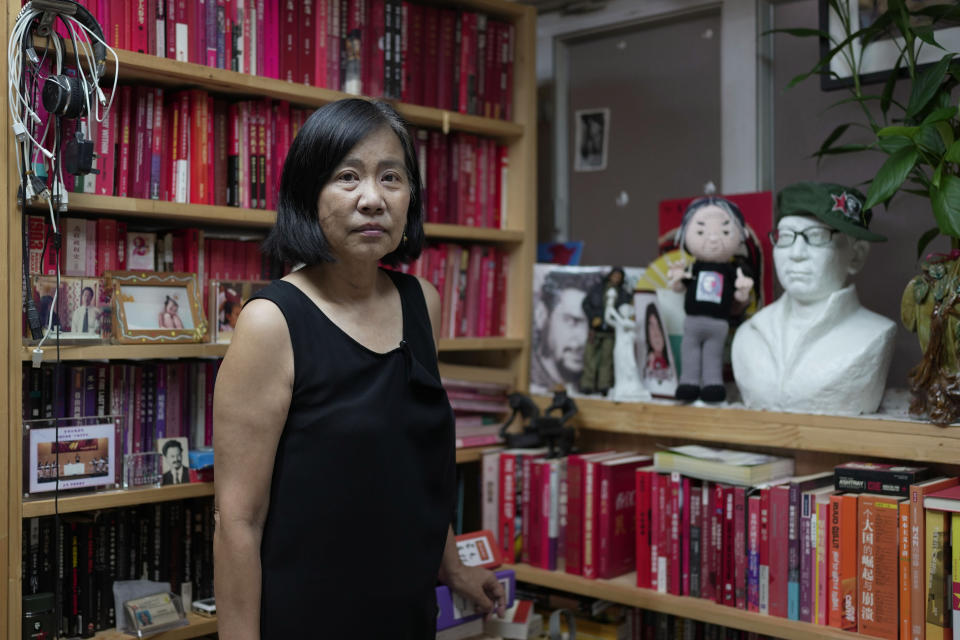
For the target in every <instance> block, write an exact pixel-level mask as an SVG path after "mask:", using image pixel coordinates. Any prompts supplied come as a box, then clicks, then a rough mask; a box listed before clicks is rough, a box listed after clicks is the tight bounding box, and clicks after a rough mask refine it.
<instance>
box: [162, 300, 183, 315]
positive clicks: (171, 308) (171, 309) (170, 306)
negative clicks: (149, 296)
mask: <svg viewBox="0 0 960 640" xmlns="http://www.w3.org/2000/svg"><path fill="white" fill-rule="evenodd" d="M179 308H180V305H178V304H177V303H176V302H174V301H173V300H167V304H166V305H164V309H165V310H166V311H167V313H176V312H177V309H179Z"/></svg>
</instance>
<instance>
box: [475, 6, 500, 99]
mask: <svg viewBox="0 0 960 640" xmlns="http://www.w3.org/2000/svg"><path fill="white" fill-rule="evenodd" d="M499 35H500V23H499V22H497V21H496V20H490V19H488V20H487V34H486V47H485V49H484V56H483V61H482V64H483V109H482V110H481V112H480V115H482V116H484V117H485V118H496V117H497V116H496V104H497V103H498V100H499V98H498V92H497V81H498V80H499V69H498V68H497V46H498V45H499Z"/></svg>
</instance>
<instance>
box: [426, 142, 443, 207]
mask: <svg viewBox="0 0 960 640" xmlns="http://www.w3.org/2000/svg"><path fill="white" fill-rule="evenodd" d="M427 144H428V145H429V148H430V153H428V154H427V189H426V191H427V202H426V216H427V222H444V221H445V220H444V215H443V214H444V212H445V210H446V206H445V204H446V202H445V200H446V199H445V198H444V199H443V200H441V195H445V194H446V189H445V188H441V186H445V185H446V172H447V161H446V159H447V136H445V135H444V134H443V133H441V132H440V131H436V130H432V131H430V134H429V139H428V143H427Z"/></svg>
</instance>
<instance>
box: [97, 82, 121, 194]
mask: <svg viewBox="0 0 960 640" xmlns="http://www.w3.org/2000/svg"><path fill="white" fill-rule="evenodd" d="M105 94H106V95H107V98H108V99H109V96H110V92H109V91H106V92H105ZM117 97H118V98H119V96H117ZM119 111H120V101H119V100H117V101H116V102H115V103H114V105H113V107H112V108H111V109H110V111H109V112H108V113H107V116H106V118H104V120H103V123H101V125H100V129H99V131H98V132H97V141H98V145H97V154H98V156H99V157H98V158H97V169H98V170H99V171H100V173H99V174H97V181H96V184H97V194H99V195H101V196H112V195H114V193H113V188H114V168H115V166H116V161H117V154H116V151H115V147H116V143H117V122H119V119H118V118H117V113H118V112H119Z"/></svg>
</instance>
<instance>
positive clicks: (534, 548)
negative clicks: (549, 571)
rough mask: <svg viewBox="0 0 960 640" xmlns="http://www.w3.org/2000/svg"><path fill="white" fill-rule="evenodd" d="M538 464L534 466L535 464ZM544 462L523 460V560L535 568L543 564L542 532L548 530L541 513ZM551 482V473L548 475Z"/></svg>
mask: <svg viewBox="0 0 960 640" xmlns="http://www.w3.org/2000/svg"><path fill="white" fill-rule="evenodd" d="M535 462H536V463H538V464H534V463H535ZM541 462H542V460H532V459H530V458H524V459H523V516H522V520H521V522H522V524H523V552H522V553H521V556H520V557H521V559H522V560H523V562H526V563H527V564H530V565H533V566H535V567H538V566H540V564H541V561H542V560H541V554H542V553H543V548H542V547H541V539H540V535H541V534H540V532H541V529H546V528H547V527H546V526H545V524H546V523H544V522H543V517H542V513H541V507H542V504H541V497H542V494H541V489H542V487H541V483H542V482H543V465H542V464H539V463H541ZM547 480H548V482H549V473H548V474H547Z"/></svg>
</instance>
